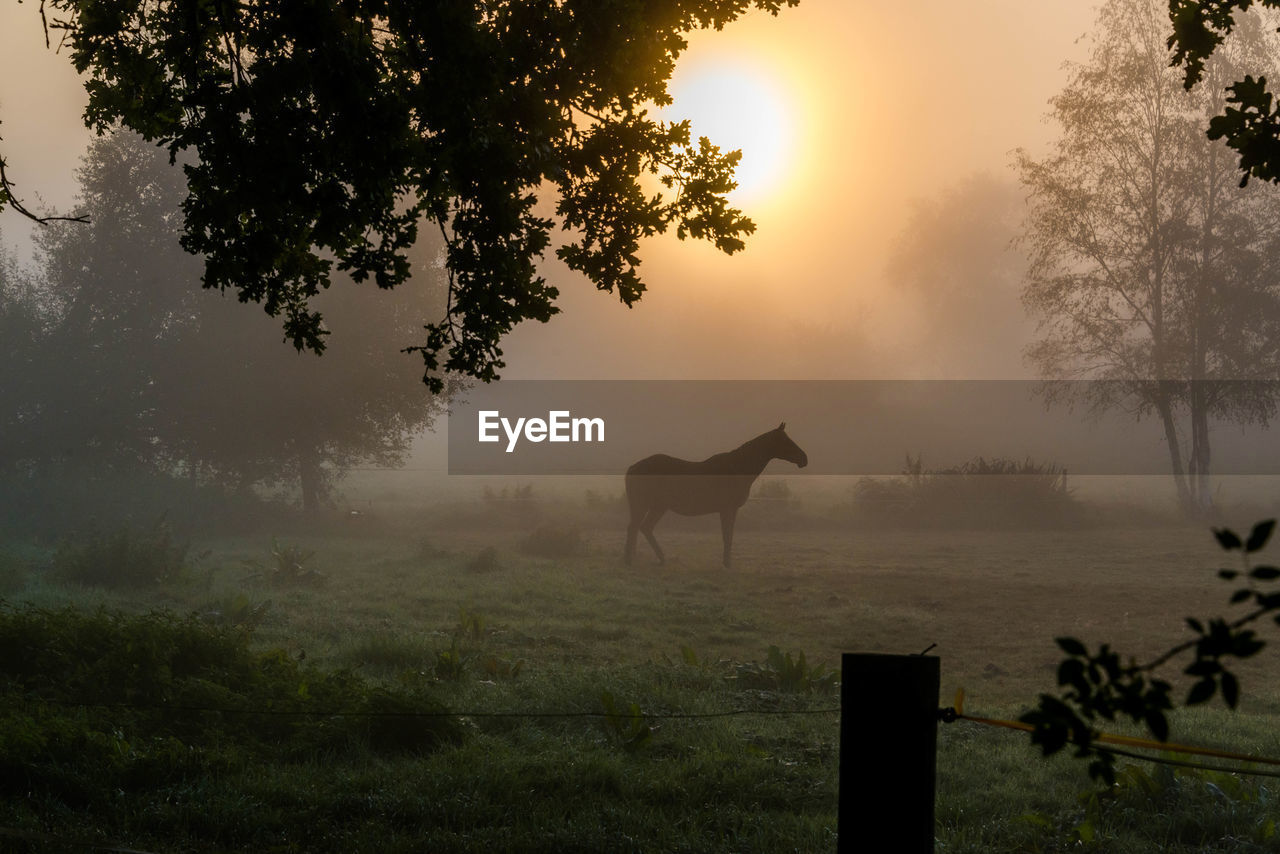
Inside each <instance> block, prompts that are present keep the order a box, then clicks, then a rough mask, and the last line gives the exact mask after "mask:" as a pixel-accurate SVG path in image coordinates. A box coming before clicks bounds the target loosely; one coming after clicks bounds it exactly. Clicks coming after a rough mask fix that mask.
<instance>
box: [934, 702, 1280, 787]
mask: <svg viewBox="0 0 1280 854" xmlns="http://www.w3.org/2000/svg"><path fill="white" fill-rule="evenodd" d="M938 719H939V720H941V721H943V722H945V723H951V722H952V721H969V722H970V723H975V724H981V725H983V726H990V727H998V728H1001V729H1011V730H1017V731H1019V732H1031V731H1032V730H1033V729H1034V727H1033V726H1031V724H1025V723H1023V722H1022V721H1010V720H1005V719H1003V718H984V717H979V716H976V715H966V714H965V713H964V690H963V689H961V690H960V691H958V692H956V704H955V706H954V707H951V708H947V709H939V710H938ZM1093 740H1094V742H1098V743H1102V744H1109V745H1121V746H1123V747H1134V748H1140V749H1143V750H1159V751H1162V752H1165V753H1178V754H1186V755H1190V756H1208V757H1211V758H1214V759H1226V760H1230V761H1233V762H1243V763H1246V764H1258V765H1272V766H1280V759H1272V758H1270V757H1266V756H1254V755H1251V754H1248V753H1239V752H1236V751H1231V750H1219V749H1218V748H1214V747H1199V746H1197V745H1193V744H1179V743H1177V742H1172V741H1156V740H1154V739H1150V738H1140V737H1137V736H1131V735H1114V734H1112V733H1098V734H1096V735H1094V737H1093ZM1099 750H1105V751H1106V752H1107V753H1113V754H1115V755H1116V756H1124V757H1126V758H1129V759H1138V760H1141V761H1143V762H1154V763H1156V764H1159V765H1175V766H1178V767H1180V768H1195V769H1199V770H1202V771H1221V772H1225V773H1228V774H1247V775H1250V776H1253V777H1276V778H1280V770H1277V771H1266V770H1263V769H1260V768H1240V767H1236V766H1226V765H1210V764H1208V763H1204V762H1192V761H1190V760H1186V759H1175V758H1172V757H1166V756H1149V755H1147V754H1143V753H1134V752H1133V751H1131V750H1121V749H1117V748H1115V747H1107V748H1099Z"/></svg>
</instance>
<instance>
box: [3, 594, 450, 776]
mask: <svg viewBox="0 0 1280 854" xmlns="http://www.w3.org/2000/svg"><path fill="white" fill-rule="evenodd" d="M248 637H249V636H248V633H247V632H245V631H242V630H237V629H233V628H230V627H226V626H212V625H209V624H208V623H205V622H203V621H202V620H201V619H200V618H199V617H197V616H194V615H193V616H191V617H187V618H179V617H175V616H173V615H171V614H159V613H153V614H148V615H144V616H124V615H120V614H112V613H108V612H106V611H98V612H96V613H88V614H86V613H82V612H79V611H76V610H74V609H65V610H60V611H46V610H37V609H24V610H13V609H4V608H0V792H5V793H7V794H15V793H18V792H19V791H20V792H21V793H22V794H23V796H24V797H30V796H32V793H38V794H49V795H52V796H54V797H57V798H60V799H63V800H67V799H70V798H76V799H81V798H89V797H108V796H110V795H109V793H112V792H115V791H116V790H120V791H124V792H129V791H137V790H139V789H146V788H149V787H153V786H158V785H164V784H166V783H169V782H174V781H176V780H179V779H182V778H190V777H192V776H196V775H200V774H206V773H209V772H211V771H214V770H217V769H220V768H228V767H235V768H239V767H247V766H248V765H250V764H256V763H260V762H261V761H263V760H270V761H281V760H284V761H289V760H299V759H304V758H308V757H313V756H314V755H316V753H317V752H324V753H328V754H337V753H346V752H350V751H353V750H356V751H363V750H373V751H378V750H394V751H397V752H403V751H406V750H416V751H421V750H429V749H432V748H434V747H435V746H437V745H439V744H442V743H445V742H449V741H454V740H456V739H457V738H458V737H460V735H461V733H462V729H461V726H460V725H459V724H458V722H457V721H456V720H455V719H454V718H451V717H436V716H423V714H421V713H426V714H427V715H435V714H438V713H439V712H442V711H443V709H442V707H441V706H440V704H439V703H437V702H436V701H435V700H434V699H433V698H432V697H431V696H430V695H428V694H427V693H426V691H425V688H424V687H423V686H410V687H403V688H397V689H395V690H392V689H388V688H384V687H378V686H371V685H370V684H369V683H367V682H366V681H364V680H363V679H361V678H359V677H357V676H356V675H354V674H352V673H350V672H345V671H336V672H325V671H320V670H317V669H311V668H304V667H303V666H302V665H301V664H300V663H299V662H298V661H295V660H294V659H293V658H291V657H290V656H289V655H287V654H286V653H284V652H283V651H280V650H275V651H270V652H265V653H263V652H256V651H254V650H252V649H250V647H249V645H248Z"/></svg>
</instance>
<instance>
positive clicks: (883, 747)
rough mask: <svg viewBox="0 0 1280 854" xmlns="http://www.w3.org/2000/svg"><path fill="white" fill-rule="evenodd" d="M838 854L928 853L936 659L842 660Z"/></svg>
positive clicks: (860, 656)
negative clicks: (863, 853)
mask: <svg viewBox="0 0 1280 854" xmlns="http://www.w3.org/2000/svg"><path fill="white" fill-rule="evenodd" d="M841 666H842V675H841V679H840V682H841V686H840V801H839V807H838V812H837V820H838V825H837V831H836V832H837V843H836V850H837V851H838V852H839V854H854V852H867V854H884V852H895V854H926V852H932V851H933V831H934V827H933V802H934V789H935V772H936V768H937V752H938V687H939V684H940V679H939V670H938V659H937V658H935V657H933V656H924V655H875V654H862V653H845V654H844V655H843V656H842V659H841Z"/></svg>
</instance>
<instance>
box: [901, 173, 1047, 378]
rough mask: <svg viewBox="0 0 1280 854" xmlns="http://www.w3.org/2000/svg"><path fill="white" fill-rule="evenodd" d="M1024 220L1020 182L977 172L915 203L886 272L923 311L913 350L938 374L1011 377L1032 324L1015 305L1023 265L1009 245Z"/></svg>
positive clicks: (914, 328)
mask: <svg viewBox="0 0 1280 854" xmlns="http://www.w3.org/2000/svg"><path fill="white" fill-rule="evenodd" d="M1021 217H1022V198H1021V193H1020V192H1019V188H1018V186H1017V184H1016V183H1014V182H1013V181H1010V180H1007V179H997V178H996V177H995V176H993V175H989V174H978V175H973V176H970V177H969V178H967V179H966V180H964V181H963V182H961V183H959V184H957V185H956V186H955V187H953V188H951V189H950V190H949V191H948V192H946V193H945V194H944V195H942V196H941V197H940V198H939V199H937V200H935V201H931V202H929V203H921V204H919V205H917V206H916V209H915V210H914V211H913V213H912V216H911V219H910V220H909V222H908V223H907V227H906V228H905V229H904V230H903V232H902V234H901V235H900V236H899V237H898V240H897V241H896V243H895V245H894V249H893V253H892V255H891V256H890V259H889V265H888V273H889V276H890V279H891V280H892V281H893V283H894V284H895V285H897V286H898V289H899V290H900V291H901V292H902V293H903V294H905V295H906V296H908V297H909V298H910V299H912V300H913V301H914V302H915V303H916V305H917V306H918V309H917V312H916V316H915V318H914V322H913V323H912V333H913V334H914V335H915V340H914V341H912V342H911V350H912V354H913V356H914V357H915V358H917V359H919V360H921V361H922V362H923V363H925V364H928V365H929V366H930V368H931V369H932V370H931V372H932V373H933V374H935V375H938V376H946V375H948V372H951V375H952V376H955V375H956V373H959V374H960V375H966V374H967V375H968V376H973V375H974V374H975V373H976V374H979V375H986V376H1008V371H1009V361H1010V356H1011V355H1014V354H1017V353H1018V352H1019V351H1020V349H1021V347H1022V345H1023V343H1024V342H1025V335H1026V329H1025V328H1024V327H1025V326H1026V325H1027V321H1026V319H1025V317H1024V316H1023V314H1022V311H1021V309H1020V308H1019V306H1018V301H1017V293H1018V291H1019V289H1020V287H1021V284H1022V276H1023V273H1024V271H1025V267H1026V262H1025V260H1024V259H1023V258H1022V257H1021V256H1020V255H1019V254H1018V253H1016V252H1012V251H1010V246H1009V244H1010V242H1011V241H1012V240H1013V238H1014V236H1015V235H1016V234H1017V231H1018V227H1019V226H1020V224H1021ZM975 330H982V344H981V346H975V344H974V340H973V333H974V331H975Z"/></svg>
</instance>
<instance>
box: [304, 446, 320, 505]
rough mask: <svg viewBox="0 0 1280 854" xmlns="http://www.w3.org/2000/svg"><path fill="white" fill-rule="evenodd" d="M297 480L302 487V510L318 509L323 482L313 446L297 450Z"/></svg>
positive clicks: (318, 460) (317, 455)
mask: <svg viewBox="0 0 1280 854" xmlns="http://www.w3.org/2000/svg"><path fill="white" fill-rule="evenodd" d="M298 481H299V485H300V486H301V487H302V511H303V512H304V513H314V512H316V511H317V510H319V509H320V499H321V498H322V496H323V492H324V484H323V481H322V477H321V473H320V456H319V454H317V453H316V449H315V448H312V447H310V446H308V447H304V448H303V449H302V450H301V451H299V452H298Z"/></svg>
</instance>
